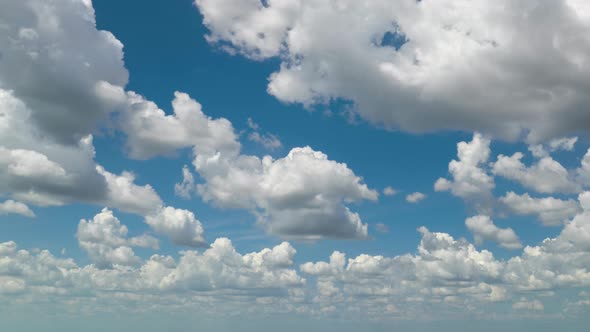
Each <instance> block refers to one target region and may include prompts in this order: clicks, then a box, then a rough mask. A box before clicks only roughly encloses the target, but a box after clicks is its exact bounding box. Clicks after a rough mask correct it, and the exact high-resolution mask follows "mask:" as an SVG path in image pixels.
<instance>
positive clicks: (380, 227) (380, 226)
mask: <svg viewBox="0 0 590 332" xmlns="http://www.w3.org/2000/svg"><path fill="white" fill-rule="evenodd" d="M375 229H376V230H377V232H379V233H389V226H387V225H385V224H384V223H378V224H377V225H375Z"/></svg>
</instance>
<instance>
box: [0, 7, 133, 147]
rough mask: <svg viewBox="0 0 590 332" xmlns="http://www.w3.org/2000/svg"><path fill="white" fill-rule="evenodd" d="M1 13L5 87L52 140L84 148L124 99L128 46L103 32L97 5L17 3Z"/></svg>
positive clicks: (0, 74) (0, 80)
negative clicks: (87, 138)
mask: <svg viewBox="0 0 590 332" xmlns="http://www.w3.org/2000/svg"><path fill="white" fill-rule="evenodd" d="M0 13H2V14H0V20H1V21H2V33H1V34H0V49H2V61H0V88H1V89H2V90H4V91H5V92H6V91H12V93H13V94H14V97H15V98H17V99H19V100H21V101H22V102H23V103H24V104H25V105H27V107H28V108H29V110H30V114H29V117H30V119H31V121H32V122H33V123H34V124H35V127H36V128H37V129H38V130H39V131H40V132H42V133H43V135H44V136H48V137H49V138H50V139H52V140H55V141H58V142H61V143H64V144H69V145H74V146H75V145H77V144H78V141H79V140H80V139H82V138H83V137H85V136H86V135H88V134H89V133H91V132H92V131H94V129H95V127H96V125H97V123H99V122H101V121H103V120H105V119H106V118H107V116H108V115H109V113H111V112H113V111H115V110H116V107H115V106H116V105H117V104H118V103H119V102H120V96H121V95H120V93H118V92H117V90H118V89H117V87H119V88H120V87H123V86H125V85H126V84H127V80H128V73H127V70H126V69H125V67H124V64H123V44H121V42H119V40H117V39H116V38H115V37H114V36H113V35H112V34H111V33H110V32H108V31H102V30H97V29H96V22H95V17H94V9H93V8H92V5H91V3H90V2H89V1H58V0H50V1H44V0H32V1H26V2H24V1H20V0H9V1H3V2H2V4H0ZM2 142H4V141H2Z"/></svg>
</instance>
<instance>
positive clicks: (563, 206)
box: [499, 191, 580, 226]
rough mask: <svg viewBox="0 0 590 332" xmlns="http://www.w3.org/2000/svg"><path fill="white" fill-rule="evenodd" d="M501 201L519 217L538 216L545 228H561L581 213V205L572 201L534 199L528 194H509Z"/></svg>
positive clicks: (500, 199)
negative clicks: (560, 226)
mask: <svg viewBox="0 0 590 332" xmlns="http://www.w3.org/2000/svg"><path fill="white" fill-rule="evenodd" d="M499 201H500V202H501V203H502V204H503V205H504V206H505V207H506V208H507V209H508V211H510V212H511V213H514V214H517V215H536V216H537V218H538V219H539V221H541V223H543V225H545V226H559V225H562V224H564V223H565V222H566V221H567V220H569V219H570V218H571V217H573V216H574V215H576V214H577V213H578V212H579V211H580V206H579V204H578V203H577V202H576V201H574V200H572V199H567V200H562V199H558V198H554V197H544V198H533V197H531V196H530V195H529V194H528V193H525V194H522V195H518V194H516V193H514V192H513V191H510V192H507V193H506V194H505V195H504V196H503V197H500V198H499Z"/></svg>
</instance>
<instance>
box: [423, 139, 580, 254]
mask: <svg viewBox="0 0 590 332" xmlns="http://www.w3.org/2000/svg"><path fill="white" fill-rule="evenodd" d="M577 140H578V138H577V137H571V138H558V139H554V140H550V141H549V142H547V143H546V144H535V145H529V151H530V153H531V157H532V159H533V160H532V162H531V164H530V165H526V164H525V163H523V162H522V159H523V157H524V154H523V153H522V152H516V153H514V154H512V155H511V156H506V155H503V154H499V155H498V156H497V158H496V160H495V161H491V160H490V159H491V158H490V157H491V149H490V143H491V140H490V139H489V138H488V137H486V136H484V135H482V134H480V133H475V134H474V135H473V138H472V140H471V141H470V142H459V143H458V144H457V151H458V153H457V157H458V160H452V161H451V162H450V163H449V175H450V178H451V179H448V178H439V179H438V180H437V181H436V182H435V183H434V190H435V191H449V192H450V193H451V194H452V195H454V196H457V197H459V198H461V199H463V200H464V201H465V202H466V203H467V204H468V206H469V207H470V208H471V209H472V210H473V211H474V212H475V213H477V215H476V216H474V218H476V219H468V221H467V222H466V225H467V227H468V228H469V230H471V231H472V232H473V234H474V238H475V240H476V243H477V242H481V241H482V240H483V239H485V238H488V239H490V240H494V241H495V242H497V243H499V244H500V245H501V246H502V247H505V248H509V249H517V248H520V244H519V241H518V237H517V236H516V234H515V233H514V231H513V230H512V229H510V228H505V229H500V228H498V227H497V226H496V225H494V223H493V221H492V220H491V218H490V217H491V216H492V215H494V214H495V215H498V216H500V217H506V216H510V215H519V216H534V217H535V218H536V219H537V220H538V221H539V222H540V223H541V224H543V225H544V226H560V225H564V224H565V223H567V222H568V221H570V220H571V219H572V218H573V217H574V216H576V215H577V214H578V213H580V211H582V206H581V204H580V203H579V202H578V201H577V200H576V199H575V197H572V196H575V195H578V194H581V193H583V192H585V190H587V189H588V188H590V182H588V181H587V179H586V175H587V174H588V172H589V170H590V169H589V168H588V166H589V165H588V163H587V160H588V159H589V158H590V149H588V150H587V152H586V153H585V155H584V156H583V157H582V161H581V163H580V165H579V166H578V167H576V168H574V169H567V168H566V167H565V166H563V165H562V164H561V163H560V162H558V161H557V160H555V159H553V157H552V156H551V153H553V152H556V151H559V150H562V151H566V152H567V151H569V152H571V151H573V149H574V146H575V143H576V142H577ZM496 177H500V178H503V179H505V180H507V181H509V182H512V183H516V184H517V185H518V186H519V187H520V190H521V191H524V192H522V193H520V194H519V193H516V192H515V191H513V190H510V191H507V192H505V193H504V194H503V195H502V196H500V197H496V195H495V193H494V190H495V188H496V183H495V182H496V181H495V180H496ZM526 190H530V191H532V192H534V193H535V194H534V195H535V196H532V195H531V194H530V193H529V192H526ZM541 195H543V196H541ZM547 195H554V196H547ZM484 220H485V222H484ZM476 221H477V222H476ZM484 224H485V226H484ZM476 225H479V226H478V227H476ZM484 228H485V229H486V231H485V232H484V231H483V229H484ZM484 233H485V234H487V235H486V236H484V235H483V234H484ZM501 234H502V235H501Z"/></svg>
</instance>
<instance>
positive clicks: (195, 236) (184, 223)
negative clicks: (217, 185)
mask: <svg viewBox="0 0 590 332" xmlns="http://www.w3.org/2000/svg"><path fill="white" fill-rule="evenodd" d="M145 222H146V223H147V224H148V225H150V227H151V228H152V229H153V230H154V231H155V232H156V233H158V234H162V235H166V236H168V237H169V238H170V239H171V240H172V242H173V243H174V244H177V245H181V246H189V247H202V246H206V244H207V243H206V241H205V237H204V230H203V226H202V225H201V222H200V221H198V220H197V219H196V218H195V214H194V213H192V212H191V211H188V210H183V209H176V208H173V207H170V206H167V207H162V208H160V209H158V210H157V212H155V213H153V214H150V215H147V216H146V217H145Z"/></svg>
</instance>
